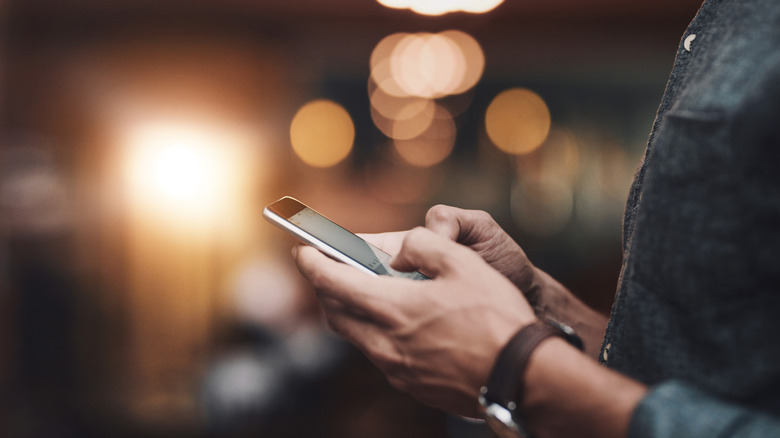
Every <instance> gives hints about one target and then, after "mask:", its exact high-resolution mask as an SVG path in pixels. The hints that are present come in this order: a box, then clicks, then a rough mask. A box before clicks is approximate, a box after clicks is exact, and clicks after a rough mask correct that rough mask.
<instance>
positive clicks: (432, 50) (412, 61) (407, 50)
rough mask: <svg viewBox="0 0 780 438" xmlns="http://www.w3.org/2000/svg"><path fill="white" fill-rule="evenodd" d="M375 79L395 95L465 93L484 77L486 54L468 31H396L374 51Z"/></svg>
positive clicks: (418, 95)
mask: <svg viewBox="0 0 780 438" xmlns="http://www.w3.org/2000/svg"><path fill="white" fill-rule="evenodd" d="M370 64H371V79H372V81H373V83H375V84H376V85H377V86H378V87H379V88H381V89H382V90H383V91H384V92H385V93H386V94H388V95H390V96H395V97H422V98H440V97H444V96H448V95H452V94H461V93H464V92H465V91H467V90H469V89H470V88H472V87H473V86H474V85H475V84H476V83H477V81H479V79H480V77H481V76H482V71H483V69H484V66H485V57H484V54H483V52H482V48H481V47H480V46H479V43H477V41H476V40H475V39H474V38H472V37H471V36H469V35H468V34H466V33H463V32H461V31H457V30H449V31H445V32H441V33H437V34H431V33H416V34H409V33H396V34H392V35H390V36H388V37H385V38H384V39H382V40H381V41H380V42H379V43H378V44H377V46H376V47H375V48H374V51H373V52H372V54H371V61H370Z"/></svg>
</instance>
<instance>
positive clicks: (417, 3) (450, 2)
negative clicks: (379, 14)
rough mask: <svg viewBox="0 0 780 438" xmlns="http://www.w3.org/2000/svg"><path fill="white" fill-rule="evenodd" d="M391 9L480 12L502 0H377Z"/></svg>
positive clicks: (428, 13)
mask: <svg viewBox="0 0 780 438" xmlns="http://www.w3.org/2000/svg"><path fill="white" fill-rule="evenodd" d="M377 1H378V2H379V4H381V5H384V6H387V7H388V8H393V9H410V10H412V11H414V12H416V13H418V14H422V15H443V14H447V13H451V12H469V13H472V14H482V13H485V12H489V11H492V10H493V9H495V8H496V7H497V6H498V5H500V4H501V3H503V2H504V0H377Z"/></svg>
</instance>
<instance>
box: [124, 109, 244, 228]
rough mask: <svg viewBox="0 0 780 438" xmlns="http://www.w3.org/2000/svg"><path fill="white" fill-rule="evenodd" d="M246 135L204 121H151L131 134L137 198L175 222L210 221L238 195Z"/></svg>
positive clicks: (128, 143)
mask: <svg viewBox="0 0 780 438" xmlns="http://www.w3.org/2000/svg"><path fill="white" fill-rule="evenodd" d="M244 134H245V133H243V132H241V131H237V130H235V129H231V128H228V127H226V126H216V125H214V124H208V123H199V122H198V121H187V122H184V121H169V122H160V121H159V120H156V121H149V122H145V123H144V122H142V123H137V124H133V125H132V126H129V127H128V128H127V132H126V133H125V137H124V143H125V153H126V157H125V161H124V165H125V171H126V175H127V177H128V183H129V184H130V188H131V195H132V197H133V198H134V199H136V200H137V201H140V202H141V203H142V204H144V205H146V206H148V207H151V208H153V209H154V210H155V211H158V212H165V214H166V215H168V216H170V215H171V214H175V216H177V217H179V216H183V217H187V218H191V220H193V221H200V220H207V219H208V217H210V216H211V215H212V214H213V213H214V212H215V211H217V210H220V209H222V208H224V207H225V206H226V205H227V201H228V200H230V199H232V196H233V195H234V194H235V192H236V190H235V187H234V186H235V184H234V183H235V181H236V180H237V178H238V175H239V174H240V172H238V169H239V168H240V164H239V163H241V162H242V161H244V160H245V157H243V156H242V155H241V154H239V153H238V148H237V147H236V146H237V145H242V146H244V145H246V144H247V143H248V137H245V136H244Z"/></svg>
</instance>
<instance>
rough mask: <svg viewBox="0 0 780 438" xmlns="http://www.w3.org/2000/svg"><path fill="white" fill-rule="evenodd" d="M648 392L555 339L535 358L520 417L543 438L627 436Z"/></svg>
mask: <svg viewBox="0 0 780 438" xmlns="http://www.w3.org/2000/svg"><path fill="white" fill-rule="evenodd" d="M646 391H647V389H646V388H645V386H644V385H642V384H640V383H638V382H636V381H634V380H631V379H629V378H627V377H625V376H622V375H620V374H618V373H616V372H614V371H611V370H609V369H607V368H604V367H602V366H600V365H598V364H597V363H596V362H594V361H593V360H591V359H589V358H588V357H586V356H584V355H583V354H581V353H580V352H578V351H577V350H576V349H575V348H573V347H571V346H570V345H569V344H567V343H566V342H565V341H563V340H561V339H558V338H550V339H548V340H546V341H544V342H543V343H542V344H541V345H540V346H539V347H538V348H537V349H536V350H535V351H534V353H533V354H532V355H531V357H530V360H529V362H528V368H527V369H526V371H525V373H524V376H523V393H522V394H521V395H520V397H521V409H520V413H521V417H522V418H523V419H524V421H525V424H526V426H527V428H528V429H529V430H530V431H531V432H532V433H533V434H534V436H535V437H538V438H555V437H571V436H577V437H599V438H618V437H625V436H626V434H627V431H628V426H629V423H630V420H631V415H632V413H633V411H634V409H635V408H636V406H637V404H638V403H639V401H640V400H641V399H642V397H643V396H644V394H645V393H646Z"/></svg>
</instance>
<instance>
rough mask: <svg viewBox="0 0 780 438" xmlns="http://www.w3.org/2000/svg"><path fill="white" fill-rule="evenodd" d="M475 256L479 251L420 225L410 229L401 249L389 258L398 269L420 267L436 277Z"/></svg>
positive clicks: (391, 264) (449, 271)
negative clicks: (475, 251)
mask: <svg viewBox="0 0 780 438" xmlns="http://www.w3.org/2000/svg"><path fill="white" fill-rule="evenodd" d="M469 257H475V258H477V259H479V256H477V254H476V253H474V252H473V251H471V250H470V249H468V248H467V247H465V246H463V245H460V244H458V243H456V242H454V241H452V240H450V239H448V238H447V237H445V236H442V235H439V234H437V233H434V232H433V231H431V230H429V229H427V228H422V227H418V228H415V229H413V230H411V231H409V232H408V234H407V235H406V237H405V238H404V241H403V244H402V246H401V251H400V252H399V253H398V254H396V255H395V257H393V258H392V259H391V260H390V266H391V267H392V268H393V269H397V270H399V271H411V270H414V269H418V270H420V271H422V272H425V273H426V274H429V275H430V276H433V277H438V276H442V275H448V274H450V273H451V272H453V271H455V269H456V267H457V266H459V265H460V263H468V261H467V260H466V259H468V258H469Z"/></svg>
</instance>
